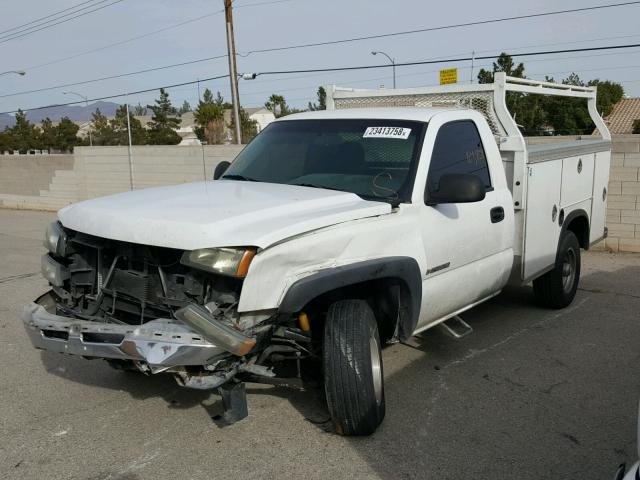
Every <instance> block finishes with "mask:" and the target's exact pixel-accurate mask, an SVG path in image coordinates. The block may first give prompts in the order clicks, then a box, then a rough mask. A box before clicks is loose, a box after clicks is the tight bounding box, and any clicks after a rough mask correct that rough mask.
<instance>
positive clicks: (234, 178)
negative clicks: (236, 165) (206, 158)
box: [221, 174, 260, 182]
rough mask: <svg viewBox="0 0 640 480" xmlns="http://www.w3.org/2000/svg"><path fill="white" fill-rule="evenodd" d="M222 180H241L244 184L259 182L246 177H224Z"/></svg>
mask: <svg viewBox="0 0 640 480" xmlns="http://www.w3.org/2000/svg"><path fill="white" fill-rule="evenodd" d="M221 180H240V181H242V182H259V181H260V180H256V179H255V178H251V177H245V176H244V175H233V174H231V175H223V176H222V178H221Z"/></svg>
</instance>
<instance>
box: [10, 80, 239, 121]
mask: <svg viewBox="0 0 640 480" xmlns="http://www.w3.org/2000/svg"><path fill="white" fill-rule="evenodd" d="M228 76H229V74H225V75H218V76H217V77H209V78H201V79H199V80H192V81H189V82H182V83H174V84H172V85H165V86H162V87H154V88H146V89H144V90H136V91H134V92H125V93H117V94H114V95H106V96H104V97H98V98H89V99H87V100H77V101H75V102H67V103H55V104H52V105H45V106H42V107H33V108H27V109H25V110H24V111H25V112H31V111H33V110H44V109H46V108H55V107H67V106H69V105H78V104H84V103H88V102H99V101H100V100H109V99H111V98H119V97H128V96H130V95H138V94H140V93H148V92H154V91H156V90H160V89H168V88H174V87H182V86H184V85H195V84H196V83H198V82H208V81H210V80H218V79H220V78H226V77H228ZM17 112H18V110H12V111H9V112H0V115H1V114H8V113H17Z"/></svg>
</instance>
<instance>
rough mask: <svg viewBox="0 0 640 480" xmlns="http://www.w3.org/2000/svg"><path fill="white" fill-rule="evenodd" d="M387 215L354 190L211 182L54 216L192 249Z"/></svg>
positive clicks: (90, 228) (268, 240) (266, 242)
mask: <svg viewBox="0 0 640 480" xmlns="http://www.w3.org/2000/svg"><path fill="white" fill-rule="evenodd" d="M390 212H391V205H389V204H387V203H384V202H374V201H368V200H363V199H362V198H360V197H358V196H357V195H355V194H353V193H346V192H336V191H332V190H324V189H320V188H310V187H299V186H294V185H282V184H275V183H259V182H242V181H234V180H216V181H209V182H198V183H186V184H182V185H176V186H171V187H158V188H148V189H144V190H137V191H132V192H126V193H119V194H116V195H110V196H107V197H101V198H95V199H92V200H87V201H84V202H80V203H76V204H73V205H69V206H68V207H65V208H63V209H62V210H60V211H59V212H58V218H59V219H60V221H61V222H62V224H63V225H64V226H65V227H67V228H70V229H72V230H76V231H79V232H83V233H87V234H90V235H95V236H97V237H103V238H109V239H112V240H121V241H125V242H131V243H139V244H143V245H154V246H158V247H168V248H177V249H181V250H195V249H198V248H209V247H224V246H256V247H260V248H266V247H268V246H270V245H273V244H274V243H277V242H280V241H282V240H284V239H286V238H289V237H293V236H295V235H300V234H302V233H305V232H309V231H312V230H317V229H319V228H323V227H328V226H330V225H334V224H337V223H342V222H347V221H350V220H356V219H359V218H365V217H371V216H377V215H384V214H387V213H390Z"/></svg>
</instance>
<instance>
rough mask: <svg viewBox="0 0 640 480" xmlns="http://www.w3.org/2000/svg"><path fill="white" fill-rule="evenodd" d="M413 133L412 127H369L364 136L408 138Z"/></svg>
mask: <svg viewBox="0 0 640 480" xmlns="http://www.w3.org/2000/svg"><path fill="white" fill-rule="evenodd" d="M410 134H411V129H410V128H402V127H368V128H367V129H366V130H365V132H364V135H363V136H362V138H401V139H402V140H406V139H407V138H409V135H410Z"/></svg>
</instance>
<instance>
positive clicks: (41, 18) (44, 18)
mask: <svg viewBox="0 0 640 480" xmlns="http://www.w3.org/2000/svg"><path fill="white" fill-rule="evenodd" d="M95 1H96V0H87V1H85V2H81V3H78V4H76V5H73V6H71V7H68V8H65V9H64V10H59V11H57V12H54V13H51V14H49V15H45V16H44V17H40V18H37V19H35V20H32V21H30V22H28V23H23V24H22V25H18V26H16V27H13V28H9V29H7V30H3V31H0V35H3V34H5V33H8V32H12V31H14V30H18V29H21V28H23V27H27V26H29V25H33V24H34V23H38V22H40V21H42V20H46V19H47V18H51V17H55V16H58V15H60V14H61V13H64V12H68V11H69V10H74V9H76V8H77V7H80V6H82V5H85V4H87V3H93V2H95ZM105 1H107V0H101V1H100V2H99V3H103V2H105ZM86 8H89V7H86ZM68 15H70V14H68Z"/></svg>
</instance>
